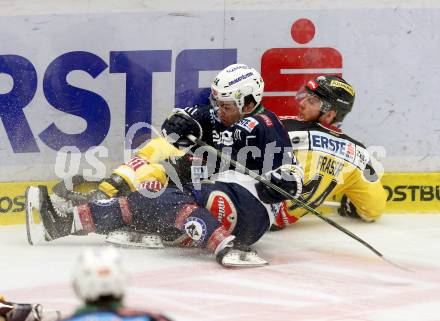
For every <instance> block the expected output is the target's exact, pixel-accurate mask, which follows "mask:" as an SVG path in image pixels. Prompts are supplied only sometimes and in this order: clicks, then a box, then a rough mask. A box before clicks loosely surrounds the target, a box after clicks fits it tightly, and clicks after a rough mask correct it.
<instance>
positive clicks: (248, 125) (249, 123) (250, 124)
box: [237, 117, 259, 133]
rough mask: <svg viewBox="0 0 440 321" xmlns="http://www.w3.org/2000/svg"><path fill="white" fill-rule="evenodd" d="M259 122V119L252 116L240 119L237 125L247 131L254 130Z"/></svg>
mask: <svg viewBox="0 0 440 321" xmlns="http://www.w3.org/2000/svg"><path fill="white" fill-rule="evenodd" d="M258 124H259V122H258V120H256V119H255V118H252V117H246V118H244V119H242V120H240V121H239V122H238V123H237V125H238V126H240V127H241V128H243V129H245V130H246V131H247V132H249V133H250V132H252V130H253V129H254V128H255V126H257V125H258Z"/></svg>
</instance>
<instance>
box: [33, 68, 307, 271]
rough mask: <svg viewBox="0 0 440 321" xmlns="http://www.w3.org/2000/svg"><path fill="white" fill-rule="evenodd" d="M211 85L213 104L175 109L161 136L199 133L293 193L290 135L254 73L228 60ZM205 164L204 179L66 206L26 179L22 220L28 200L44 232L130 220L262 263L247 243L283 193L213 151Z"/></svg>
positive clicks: (228, 260)
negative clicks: (150, 193) (60, 207)
mask: <svg viewBox="0 0 440 321" xmlns="http://www.w3.org/2000/svg"><path fill="white" fill-rule="evenodd" d="M211 89H212V100H213V102H214V106H200V107H191V108H185V109H183V110H182V109H179V110H175V111H174V112H173V113H172V114H171V115H170V116H169V117H168V118H167V119H166V120H165V122H164V123H163V125H162V132H163V133H164V136H165V137H166V138H167V139H168V140H169V141H170V142H172V143H173V144H175V145H176V146H179V147H182V146H183V147H188V146H191V145H192V144H193V143H192V141H191V140H189V139H188V135H193V136H195V137H197V138H199V139H202V140H204V141H206V142H207V143H208V144H210V145H211V146H214V147H215V148H217V149H220V150H222V151H223V152H225V153H228V154H229V155H230V156H231V158H232V159H234V160H238V161H239V162H240V163H242V164H245V165H246V166H247V167H248V168H249V169H251V170H254V171H256V172H257V173H259V174H264V175H266V176H267V178H268V179H270V180H271V181H272V183H274V184H275V185H277V186H280V187H282V188H283V189H285V190H286V191H288V192H289V193H290V194H291V195H295V196H298V195H299V194H300V193H301V189H302V176H303V173H302V169H301V168H300V167H299V166H298V165H296V162H295V158H294V157H292V153H291V145H290V141H289V138H288V136H287V134H286V132H285V131H284V129H283V126H282V125H281V123H280V121H279V120H278V118H277V116H276V115H274V114H273V113H272V112H270V111H267V110H265V109H264V107H263V106H262V105H261V104H260V102H261V99H262V94H263V89H264V82H263V79H262V78H261V76H260V74H259V73H258V72H257V71H256V70H255V69H253V68H250V67H248V66H246V65H241V64H235V65H231V66H229V67H227V68H225V69H224V70H223V71H221V72H220V73H219V74H218V76H217V77H216V78H215V79H214V81H213V84H212V87H211ZM196 147H197V146H192V150H193V152H194V154H195V155H196V156H204V155H205V154H204V153H202V152H200V148H196ZM201 150H202V151H203V150H204V149H203V148H201ZM207 164H208V167H210V168H211V169H213V172H214V175H213V176H212V177H211V180H210V181H209V182H203V181H202V182H196V184H194V183H193V182H189V183H187V184H184V188H183V190H179V189H178V188H177V187H175V186H168V187H167V188H165V189H164V190H163V191H162V192H161V193H160V195H159V196H158V197H156V198H152V197H145V193H143V192H142V191H139V192H135V193H132V194H129V195H128V196H127V197H120V198H111V199H108V200H101V201H97V202H91V203H87V204H83V205H80V206H77V207H74V208H73V210H72V211H69V212H65V213H60V212H59V211H57V210H55V209H54V208H53V206H52V204H51V201H50V198H49V197H48V194H47V189H46V188H44V187H38V188H37V187H31V188H29V189H28V191H27V200H26V204H27V212H28V227H29V226H30V225H32V223H33V222H32V221H31V220H30V219H29V218H32V216H31V215H30V212H31V211H32V209H33V208H35V209H37V211H38V212H39V215H40V218H41V222H42V224H43V227H44V232H45V239H46V240H53V239H56V238H59V237H63V236H66V235H69V234H71V233H84V232H85V233H89V232H99V233H108V232H110V231H113V230H115V229H118V228H120V227H121V226H124V225H134V226H137V227H140V228H142V229H146V230H150V231H157V232H159V234H160V235H161V236H162V237H163V238H165V239H168V238H169V239H172V240H176V239H178V238H179V236H182V237H189V238H190V240H191V241H192V243H193V244H195V245H197V246H199V247H204V248H207V249H208V250H210V251H212V252H214V253H215V255H216V258H217V261H218V262H219V263H220V264H222V265H226V266H243V265H247V266H255V265H262V264H265V263H267V262H265V261H264V260H262V259H260V258H258V257H257V256H256V255H255V253H254V252H252V251H247V249H248V248H247V246H249V245H251V244H253V243H255V242H256V241H258V239H260V238H261V236H262V235H263V234H264V233H265V232H266V231H267V230H268V229H269V227H270V225H271V224H272V223H273V219H274V215H275V213H276V212H277V210H278V207H279V203H280V202H281V201H282V200H283V199H284V197H283V196H282V195H280V194H279V193H277V192H275V191H274V190H272V189H270V188H269V187H267V186H266V185H264V184H262V183H257V182H256V181H255V180H254V179H253V178H251V177H249V176H247V175H245V174H243V173H239V172H238V171H234V170H231V169H229V168H228V167H225V166H220V165H219V164H218V162H217V159H216V158H215V159H214V160H213V161H210V157H209V156H208V159H207ZM209 174H211V172H210V173H209ZM28 230H30V231H31V229H28ZM31 238H32V237H31Z"/></svg>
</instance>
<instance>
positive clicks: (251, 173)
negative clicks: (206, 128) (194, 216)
mask: <svg viewBox="0 0 440 321" xmlns="http://www.w3.org/2000/svg"><path fill="white" fill-rule="evenodd" d="M187 137H188V139H189V140H190V141H192V142H193V143H194V144H197V145H199V146H203V147H205V148H207V149H208V150H209V151H211V152H214V153H216V154H217V156H218V157H220V158H221V159H223V160H224V161H226V162H228V163H229V164H232V165H233V166H234V167H235V168H236V169H237V170H239V171H242V172H243V173H245V174H247V175H249V176H250V177H252V178H254V179H255V180H257V181H259V182H261V183H263V184H264V185H266V186H268V187H270V188H272V189H273V190H275V191H277V192H278V193H280V194H281V195H283V196H284V197H286V198H287V199H289V200H291V201H292V202H294V203H296V204H298V205H299V206H301V207H302V208H304V209H305V210H307V211H309V212H310V213H312V214H314V215H316V216H317V217H319V218H320V219H321V220H323V221H325V222H327V223H328V224H330V225H331V226H333V227H335V228H337V229H338V230H340V231H341V232H343V233H345V234H347V235H348V236H350V237H351V238H353V239H355V240H356V241H358V242H359V243H361V244H362V245H364V246H365V247H367V248H368V249H370V250H371V251H372V252H373V253H374V254H376V255H377V256H379V257H380V258H381V259H383V260H384V261H385V262H388V263H389V264H391V265H393V266H395V267H397V268H399V269H402V270H405V271H411V272H413V271H412V270H410V269H408V268H406V267H403V266H401V265H399V264H397V263H394V262H393V261H390V260H388V259H387V258H385V257H384V256H383V254H382V253H380V252H379V251H378V250H376V249H375V248H374V247H373V246H371V245H370V244H368V243H367V242H366V241H364V240H363V239H361V238H360V237H359V236H357V235H356V234H354V233H353V232H351V231H349V230H347V229H346V228H345V227H343V226H341V225H339V224H338V223H336V222H335V221H333V220H331V219H329V218H328V217H325V216H323V215H322V214H321V213H319V212H318V211H317V210H315V209H314V208H313V207H310V206H309V205H308V204H306V203H304V202H302V201H300V200H298V199H296V198H294V196H293V195H291V194H290V193H288V192H286V191H285V190H284V189H282V188H281V187H278V186H276V185H274V184H273V183H272V182H271V181H270V180H268V179H267V178H265V177H263V176H261V175H258V174H257V173H255V172H254V171H251V170H250V169H248V168H247V167H246V166H244V165H242V164H241V163H239V162H237V161H235V160H233V159H232V158H231V157H229V156H228V155H226V154H224V153H223V152H222V151H220V150H218V149H216V148H214V147H212V146H211V145H208V144H207V143H205V142H204V141H202V140H200V139H198V138H197V137H195V136H194V135H188V136H187Z"/></svg>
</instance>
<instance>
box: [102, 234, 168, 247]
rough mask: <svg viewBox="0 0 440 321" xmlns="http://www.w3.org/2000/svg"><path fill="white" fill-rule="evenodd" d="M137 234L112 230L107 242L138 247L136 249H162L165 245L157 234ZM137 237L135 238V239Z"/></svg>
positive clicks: (119, 245)
mask: <svg viewBox="0 0 440 321" xmlns="http://www.w3.org/2000/svg"><path fill="white" fill-rule="evenodd" d="M133 236H136V234H134V233H133V232H126V231H113V232H110V233H109V234H108V235H107V237H106V239H105V242H106V243H109V244H112V245H114V246H118V247H123V248H136V249H162V248H164V245H163V243H162V240H161V239H160V237H159V236H157V235H147V234H145V235H141V236H140V237H133ZM133 239H135V240H133Z"/></svg>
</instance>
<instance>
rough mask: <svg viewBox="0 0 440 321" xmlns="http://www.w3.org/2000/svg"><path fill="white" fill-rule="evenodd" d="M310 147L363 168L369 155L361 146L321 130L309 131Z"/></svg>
mask: <svg viewBox="0 0 440 321" xmlns="http://www.w3.org/2000/svg"><path fill="white" fill-rule="evenodd" d="M310 149H311V150H316V151H320V152H324V153H327V154H330V155H333V156H335V157H338V158H341V159H343V160H346V161H347V162H350V163H352V164H353V165H355V166H357V167H359V168H360V169H361V170H364V169H365V167H366V165H367V164H368V162H369V160H370V157H369V155H368V152H367V150H366V149H365V148H363V147H362V146H359V145H356V144H355V143H353V142H352V141H350V140H348V139H344V138H340V137H336V136H333V135H330V134H327V133H324V132H321V131H310Z"/></svg>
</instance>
